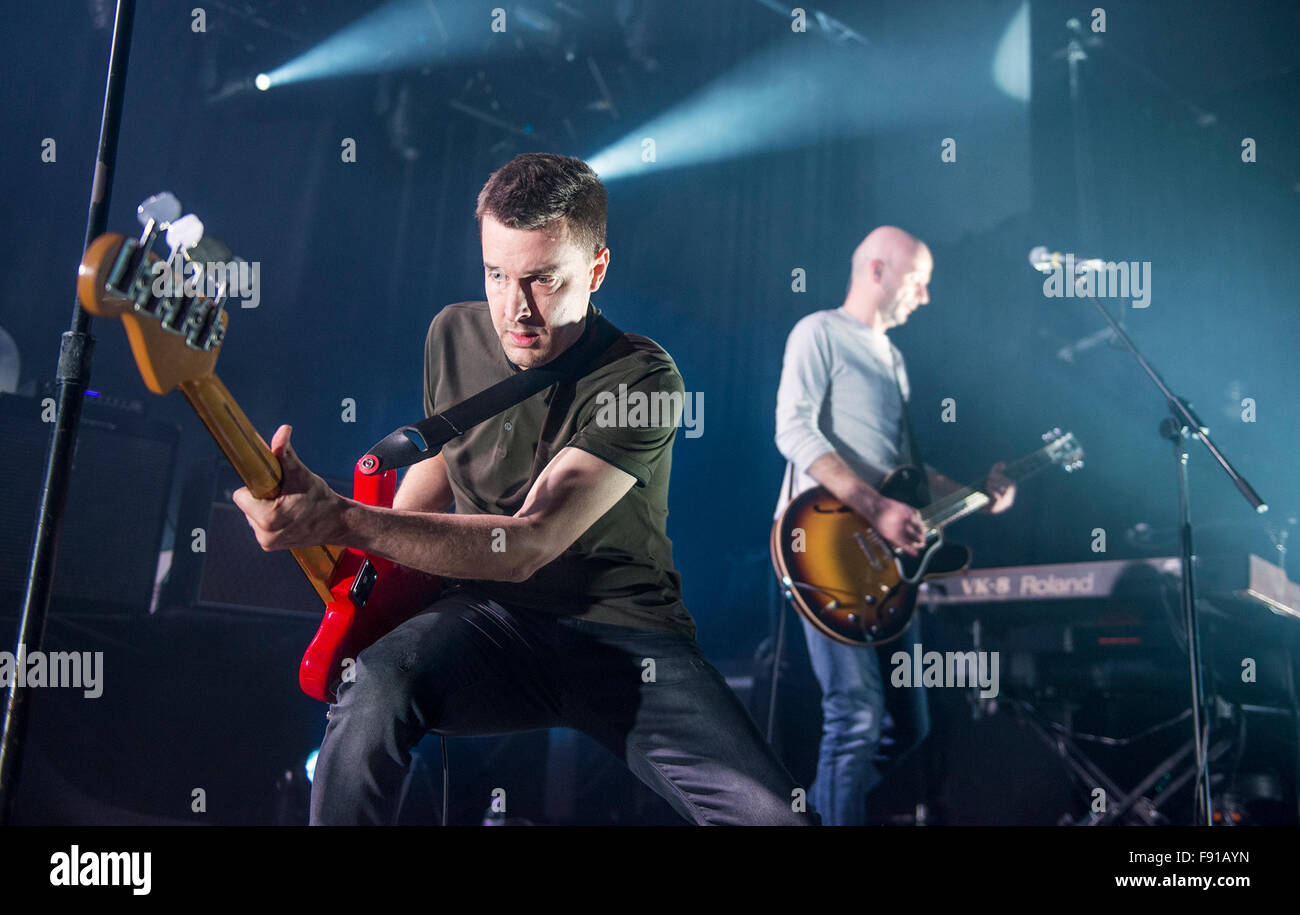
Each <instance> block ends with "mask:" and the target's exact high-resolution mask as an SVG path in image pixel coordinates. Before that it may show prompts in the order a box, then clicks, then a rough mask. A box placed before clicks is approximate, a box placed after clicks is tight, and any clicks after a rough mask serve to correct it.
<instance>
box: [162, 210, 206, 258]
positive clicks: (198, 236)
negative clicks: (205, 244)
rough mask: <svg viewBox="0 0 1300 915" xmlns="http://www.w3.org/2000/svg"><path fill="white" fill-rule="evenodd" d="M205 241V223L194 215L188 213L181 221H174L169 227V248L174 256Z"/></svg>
mask: <svg viewBox="0 0 1300 915" xmlns="http://www.w3.org/2000/svg"><path fill="white" fill-rule="evenodd" d="M202 240H203V221H202V220H200V219H199V217H197V216H195V215H194V214H193V213H187V214H186V215H184V216H182V217H181V218H180V219H177V220H173V221H172V222H171V223H169V224H168V226H167V246H168V247H169V248H171V249H172V254H173V255H175V253H176V252H177V251H180V250H186V249H188V248H193V247H194V246H195V245H197V244H198V243H199V242H200V241H202Z"/></svg>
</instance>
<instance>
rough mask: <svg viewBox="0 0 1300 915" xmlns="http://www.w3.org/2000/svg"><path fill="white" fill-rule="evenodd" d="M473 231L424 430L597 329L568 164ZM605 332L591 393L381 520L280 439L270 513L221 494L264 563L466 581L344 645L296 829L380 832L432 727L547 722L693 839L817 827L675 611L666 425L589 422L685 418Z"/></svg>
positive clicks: (500, 422)
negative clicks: (681, 823) (328, 564)
mask: <svg viewBox="0 0 1300 915" xmlns="http://www.w3.org/2000/svg"><path fill="white" fill-rule="evenodd" d="M477 216H478V220H479V229H480V236H481V241H482V248H483V267H484V279H485V285H486V289H487V301H486V302H466V303H461V304H457V305H450V306H448V307H446V308H444V309H443V310H442V311H441V312H440V313H439V314H438V315H437V316H436V317H435V318H434V319H433V321H432V324H431V326H430V328H429V334H428V337H427V340H426V343H425V367H424V369H425V385H424V387H425V411H426V414H428V415H433V414H434V413H435V412H441V411H443V410H445V409H447V407H449V406H451V405H452V404H455V403H458V402H460V401H462V400H463V399H465V398H467V397H469V396H470V395H473V394H475V393H477V392H478V391H481V390H483V389H485V388H487V387H488V386H490V385H492V384H494V383H497V382H499V381H501V380H502V379H503V378H507V377H510V375H511V373H515V372H519V371H521V370H524V369H527V368H530V367H533V366H538V365H543V364H546V363H547V362H549V361H550V360H552V359H555V358H556V357H558V356H559V355H560V354H561V353H563V352H565V351H566V350H568V349H569V348H570V347H575V346H583V345H584V341H585V340H586V339H587V335H590V334H595V333H596V332H597V331H606V330H608V320H607V319H606V318H605V317H604V315H602V314H601V312H600V311H599V310H598V309H596V308H595V306H594V305H592V304H591V302H590V295H591V294H592V293H594V292H595V291H596V290H597V289H599V288H600V286H601V284H602V282H603V281H604V279H605V276H606V270H607V268H608V266H609V249H608V248H607V247H606V245H605V189H604V187H603V186H602V185H601V183H600V180H599V179H598V178H597V176H596V174H595V173H594V172H593V171H592V170H591V169H590V168H589V167H588V166H587V165H586V163H584V162H582V161H580V160H578V159H573V158H569V157H565V156H556V155H550V154H541V153H529V154H524V155H521V156H517V157H516V158H514V159H513V160H511V161H510V162H509V163H507V164H506V165H504V166H503V167H502V168H501V169H499V170H498V171H496V172H495V173H493V175H492V176H491V178H490V179H489V180H488V182H487V184H486V186H485V187H484V188H483V191H482V193H481V194H480V195H479V200H478V208H477ZM614 336H615V337H616V338H617V339H616V340H615V342H614V343H613V344H612V345H611V346H610V347H609V348H608V349H607V350H606V351H605V352H604V353H603V354H601V355H600V356H597V357H596V359H595V361H594V364H593V365H591V367H590V368H589V369H588V371H587V372H586V374H585V375H583V376H581V377H579V378H577V379H576V380H574V381H571V382H559V383H557V384H555V385H552V386H551V387H550V388H548V389H546V390H544V391H542V392H540V393H538V394H535V395H533V396H532V397H530V398H528V399H526V400H524V401H522V402H521V403H519V404H517V405H516V406H514V407H511V408H509V409H507V410H505V411H504V412H502V413H500V414H498V415H497V416H496V417H494V418H492V419H490V420H487V421H485V422H483V423H480V424H479V425H477V426H474V427H473V428H471V429H469V430H468V431H466V432H465V434H464V435H462V436H460V437H458V438H456V439H454V440H453V441H452V442H450V443H448V444H447V446H446V447H444V448H443V450H442V453H441V454H440V455H438V456H437V457H435V458H432V459H429V460H426V461H423V462H422V463H419V464H416V465H414V466H413V467H412V468H411V469H410V470H409V471H408V472H407V475H406V477H405V479H404V480H403V481H402V486H401V488H400V490H399V491H398V493H397V498H396V500H395V502H394V506H393V508H391V509H386V508H377V507H372V506H366V505H362V504H359V503H357V502H355V501H353V500H350V499H345V498H343V497H342V496H339V495H337V494H335V493H333V492H332V491H331V490H330V488H329V487H328V486H327V485H326V484H325V482H324V481H323V480H322V479H321V478H320V477H318V476H316V475H315V474H313V473H311V472H310V471H309V470H308V469H307V468H306V467H305V466H304V465H303V464H302V463H301V462H300V461H299V460H298V458H297V456H296V455H295V454H294V452H293V450H292V448H291V447H290V444H289V428H288V427H287V426H281V427H280V428H279V429H278V430H277V432H276V435H275V439H274V442H273V443H272V451H273V452H274V454H275V455H276V457H278V458H279V461H280V463H281V465H282V467H283V474H284V480H283V488H282V490H281V493H280V495H279V496H278V497H277V498H275V499H274V500H269V499H268V500H258V499H256V498H254V497H253V496H252V495H251V494H250V493H249V492H248V490H247V489H242V490H240V491H239V492H238V493H236V496H235V500H236V503H237V504H238V505H239V507H240V508H241V509H242V510H243V511H244V513H245V515H246V516H247V517H248V521H249V524H250V525H251V526H252V528H253V530H254V532H255V534H256V536H257V539H258V542H259V543H260V544H261V546H262V548H263V549H267V550H269V549H287V548H293V547H298V546H302V545H308V544H319V543H328V544H338V545H340V546H346V547H353V548H356V549H359V550H363V551H365V552H366V553H370V554H378V555H380V556H383V557H385V558H388V559H391V560H394V561H396V562H398V563H401V564H402V565H404V566H408V567H410V568H413V569H418V570H423V571H425V572H428V573H430V574H433V575H437V576H440V577H442V578H444V579H452V580H456V581H458V582H459V583H460V584H459V586H458V587H455V588H453V589H452V590H451V591H450V593H445V594H444V595H443V596H442V597H441V598H440V599H439V600H438V601H437V602H435V603H434V604H433V605H432V606H430V607H429V608H428V609H427V611H426V612H424V613H420V614H418V615H416V616H415V617H413V618H411V619H409V620H407V621H406V622H404V623H402V624H401V625H399V626H398V627H397V628H395V629H393V630H392V631H391V632H389V633H388V634H387V635H385V636H383V637H382V638H380V639H379V640H378V641H376V642H375V643H374V644H373V645H371V646H370V647H368V648H366V649H365V650H364V651H362V652H361V653H360V655H359V657H358V658H357V659H356V664H355V677H353V678H351V679H349V680H346V681H345V682H343V683H342V684H341V685H340V686H339V688H338V696H337V701H336V702H335V704H334V705H332V706H331V709H330V716H329V725H328V727H327V729H326V732H325V738H324V741H323V743H322V745H321V750H320V757H319V759H318V761H317V764H316V774H315V781H314V784H313V786H312V796H311V822H312V823H313V824H378V823H391V822H393V821H394V819H395V817H396V814H397V804H398V797H399V792H400V789H401V786H402V782H403V778H404V777H405V775H406V772H407V769H408V767H409V765H410V761H411V750H412V749H413V748H414V747H415V745H416V744H417V743H418V742H419V741H420V739H421V738H422V737H423V736H424V735H425V734H426V733H436V734H443V735H472V734H500V733H505V732H511V731H522V730H532V729H538V728H552V727H568V728H573V729H575V730H580V731H583V732H584V733H586V734H588V735H590V736H591V737H593V738H594V739H595V740H597V741H598V742H600V743H601V744H603V745H604V746H605V747H606V748H607V749H608V750H609V751H610V752H612V753H613V754H614V755H615V756H616V757H618V758H619V759H620V760H622V761H623V762H624V763H625V764H626V765H627V766H628V767H629V768H630V769H631V770H632V771H633V772H634V773H635V774H636V775H637V776H638V777H639V778H640V779H641V780H642V781H644V782H645V783H646V784H648V785H649V786H650V787H651V788H652V789H654V790H655V791H656V792H658V793H659V794H660V795H661V796H662V797H664V798H665V799H666V800H667V801H668V803H669V804H671V805H672V806H673V808H674V809H675V810H677V812H678V813H680V814H681V815H682V816H683V817H685V818H686V819H687V820H690V821H692V822H694V823H697V824H776V825H805V824H807V825H811V824H813V823H814V822H815V817H814V816H812V815H810V814H809V813H807V812H806V811H804V810H803V809H802V805H801V803H800V800H801V799H800V797H799V795H800V794H801V792H797V791H796V790H795V789H796V786H795V784H794V782H793V780H792V779H791V777H790V775H789V773H788V772H786V770H785V768H784V767H783V766H782V765H781V764H780V762H778V761H777V759H776V757H775V755H774V754H773V753H772V751H771V749H770V748H769V747H768V746H767V744H766V743H765V742H764V740H763V738H762V735H761V734H760V733H759V731H758V729H757V727H756V726H755V725H754V723H753V721H752V720H751V719H750V718H749V716H748V713H747V712H746V711H745V709H744V707H743V706H742V705H741V704H740V702H739V700H738V699H737V698H736V696H735V694H734V693H732V692H731V690H730V689H729V688H728V686H727V685H726V682H725V681H724V680H723V678H722V677H721V676H720V675H719V674H718V672H717V671H716V670H715V669H714V668H713V666H712V665H711V664H710V663H709V662H708V661H707V660H706V659H705V657H704V655H703V654H702V653H701V651H700V648H699V645H698V644H697V643H696V641H695V637H694V636H695V624H694V621H693V620H692V619H691V616H690V614H689V613H688V612H687V610H686V608H685V607H684V606H683V604H682V598H681V580H680V576H679V575H678V573H677V571H676V570H675V569H674V567H673V562H672V546H671V543H670V542H669V540H668V537H667V534H666V531H665V526H666V520H667V515H668V508H667V504H668V480H669V473H670V470H671V462H672V444H673V440H674V437H675V432H676V428H675V427H676V422H677V420H676V417H672V418H669V419H668V421H667V422H666V423H665V422H660V423H658V424H657V425H646V424H632V423H631V422H630V421H629V422H628V423H624V424H623V425H618V424H617V423H609V422H607V421H604V420H602V411H601V406H602V403H603V402H604V400H605V397H614V396H615V394H619V395H623V396H629V397H630V396H636V395H638V394H639V396H641V397H647V398H649V399H653V397H657V396H658V395H660V394H667V395H674V394H675V395H676V398H677V401H676V402H677V404H681V402H682V401H681V397H682V395H683V393H684V392H683V385H682V379H681V375H680V374H679V373H678V371H677V367H676V365H675V364H674V363H673V360H672V358H671V357H670V356H669V355H668V353H667V352H665V351H664V350H663V349H662V348H661V347H659V346H658V345H657V344H656V343H654V342H653V341H652V340H650V339H648V338H646V337H642V336H639V335H635V334H626V333H622V334H619V333H616V334H615V335H614ZM670 412H672V411H670ZM453 503H454V505H455V512H454V513H451V512H449V509H450V508H451V507H452V505H453Z"/></svg>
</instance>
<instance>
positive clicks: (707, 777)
mask: <svg viewBox="0 0 1300 915" xmlns="http://www.w3.org/2000/svg"><path fill="white" fill-rule="evenodd" d="M354 670H355V673H356V677H355V680H354V681H353V682H348V683H344V684H342V685H341V686H340V687H339V695H338V701H337V702H336V703H335V704H334V705H333V706H331V707H330V714H329V725H328V727H327V728H326V730H325V739H324V741H323V742H322V744H321V750H320V756H319V757H318V759H317V762H316V772H315V779H314V782H313V785H312V795H311V822H312V824H313V825H356V824H387V823H392V822H394V820H395V819H396V815H397V802H398V797H399V795H400V792H401V786H402V781H403V778H404V777H405V775H406V771H407V768H408V767H409V765H410V762H411V750H412V749H413V748H414V747H415V745H416V744H417V743H419V741H420V739H421V738H422V737H423V736H424V735H425V734H426V733H435V734H443V735H448V736H453V735H459V736H470V735H486V734H502V733H507V732H511V731H524V730H532V729H536V728H551V727H567V728H572V729H574V730H577V731H581V732H583V733H585V734H587V735H589V736H591V737H592V738H594V739H595V740H596V741H598V742H599V743H601V744H603V745H604V746H605V747H606V748H607V749H608V750H609V751H610V752H612V753H613V754H614V755H615V756H617V757H618V758H619V759H620V760H622V761H623V762H624V763H625V764H626V765H627V766H628V768H629V769H631V770H632V772H633V773H635V774H636V776H637V777H638V778H640V779H641V780H642V781H643V782H645V783H646V784H647V785H649V786H650V787H651V788H652V789H653V790H654V791H655V792H657V793H658V794H659V795H660V796H662V797H663V798H664V799H665V800H667V801H668V803H669V804H671V805H672V806H673V808H674V809H675V810H676V811H677V812H678V813H680V814H681V815H682V816H683V817H685V818H686V819H688V820H690V821H692V822H694V823H697V824H700V825H704V824H719V825H721V824H733V825H740V824H752V825H813V824H815V822H816V817H815V815H813V814H811V813H807V812H804V810H805V809H806V801H805V799H804V797H803V792H802V791H801V790H798V789H797V786H796V785H795V783H794V780H793V779H792V778H791V777H790V774H789V773H788V772H787V771H786V770H785V767H784V766H782V765H781V763H780V762H779V761H778V760H777V759H776V757H775V755H774V754H773V753H772V750H771V748H770V747H769V746H768V745H767V743H766V742H765V741H764V740H763V737H762V735H761V734H760V733H759V731H758V728H757V727H756V726H755V725H754V722H753V720H752V719H751V718H750V717H749V714H748V713H747V712H746V711H745V709H744V708H743V707H742V706H741V704H740V701H739V700H738V699H737V698H736V695H735V694H734V693H733V692H732V691H731V689H730V688H729V687H728V686H727V684H726V682H725V681H724V680H723V679H722V676H721V675H720V674H719V673H718V672H717V671H716V670H715V669H714V668H713V665H711V664H710V663H709V662H708V661H707V660H706V659H705V657H704V655H703V653H702V652H701V651H700V648H699V645H698V644H697V643H696V642H695V640H694V639H692V638H689V637H687V636H684V635H681V634H679V633H674V632H665V631H659V630H649V629H638V628H632V627H626V626H611V625H607V624H603V623H593V622H588V621H585V620H576V619H567V618H562V617H556V616H552V615H550V614H544V613H540V612H536V611H529V610H524V609H520V608H512V609H507V608H506V607H504V606H502V605H501V604H499V603H497V602H495V601H492V600H488V599H487V598H485V597H482V596H481V595H478V594H476V593H475V592H474V591H473V590H472V589H460V590H456V591H453V592H452V593H450V594H448V595H446V596H444V597H443V598H441V599H440V600H439V601H438V602H437V603H435V604H433V605H432V606H431V607H430V608H429V609H428V610H427V611H426V612H424V613H422V614H420V615H419V616H416V617H415V618H413V619H410V620H408V621H407V622H405V623H403V624H402V625H401V626H398V627H397V628H396V629H394V630H393V631H392V632H390V633H388V634H387V635H386V636H384V637H383V638H382V639H380V640H379V641H377V642H375V643H374V644H373V645H372V646H370V647H369V648H367V649H366V650H365V651H363V652H361V655H360V657H358V658H357V663H356V666H355V668H354Z"/></svg>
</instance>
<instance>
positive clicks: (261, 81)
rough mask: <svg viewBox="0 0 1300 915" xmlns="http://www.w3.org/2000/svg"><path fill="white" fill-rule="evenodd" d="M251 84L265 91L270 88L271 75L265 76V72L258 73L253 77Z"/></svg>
mask: <svg viewBox="0 0 1300 915" xmlns="http://www.w3.org/2000/svg"><path fill="white" fill-rule="evenodd" d="M253 85H254V86H256V87H257V88H259V89H261V90H262V91H263V92H265V91H266V90H267V89H270V88H271V77H269V76H267V75H266V74H265V73H259V74H257V76H255V77H253Z"/></svg>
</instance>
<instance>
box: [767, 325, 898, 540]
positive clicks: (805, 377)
mask: <svg viewBox="0 0 1300 915" xmlns="http://www.w3.org/2000/svg"><path fill="white" fill-rule="evenodd" d="M895 362H896V363H897V367H898V375H897V377H898V380H897V382H896V381H895V380H894V379H895V375H894V364H895ZM900 388H901V389H902V392H901V393H902V396H900V390H899V389H900ZM908 396H910V391H909V388H908V383H907V370H906V368H905V366H904V364H903V356H902V353H900V352H899V351H898V347H896V346H894V345H893V343H891V342H890V340H889V338H888V337H887V336H885V334H884V333H882V332H881V331H878V330H875V329H873V328H871V327H869V326H868V325H866V324H863V323H862V322H861V321H859V320H858V319H857V318H854V317H853V316H851V315H850V314H849V313H848V312H846V311H844V309H843V308H830V309H826V310H824V311H815V312H813V313H812V314H809V315H806V316H805V317H803V318H802V319H800V321H799V323H797V324H796V325H795V326H794V329H793V330H791V331H790V337H789V339H787V341H786V345H785V359H784V362H783V363H782V367H781V386H780V388H779V389H778V390H777V395H776V447H777V449H778V450H779V451H780V452H781V454H782V455H783V456H784V457H785V459H786V461H787V463H786V469H785V476H784V477H783V479H782V481H781V493H780V497H779V499H778V501H777V506H776V514H777V515H779V514H780V513H781V511H782V510H783V509H784V508H785V506H786V504H787V503H788V502H789V500H790V499H791V498H793V497H794V496H796V495H798V494H799V493H801V492H803V491H804V490H806V489H810V488H812V487H813V486H817V485H818V483H817V481H816V480H814V479H813V478H812V477H811V476H809V475H808V467H809V466H810V465H811V464H812V463H813V461H815V460H817V458H819V457H821V456H822V455H823V454H826V453H828V452H831V451H835V452H837V453H838V454H839V455H840V456H841V457H842V458H843V459H844V460H845V462H846V463H848V465H849V467H851V468H852V469H853V471H854V472H855V473H857V474H858V475H859V476H860V477H862V479H863V480H864V481H865V482H866V483H867V484H868V485H870V486H879V484H880V483H881V481H882V480H883V479H884V478H885V476H886V475H887V474H888V473H889V472H890V471H892V470H893V469H894V468H896V467H898V466H899V465H900V464H903V463H905V461H904V459H903V458H904V456H905V455H906V453H907V445H906V443H905V442H904V441H903V438H904V434H903V425H902V417H903V398H905V397H908ZM792 473H793V474H794V480H793V486H792V483H791V474H792Z"/></svg>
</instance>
